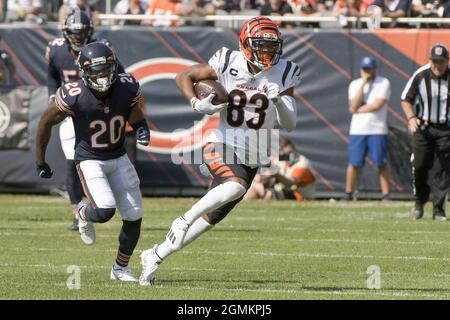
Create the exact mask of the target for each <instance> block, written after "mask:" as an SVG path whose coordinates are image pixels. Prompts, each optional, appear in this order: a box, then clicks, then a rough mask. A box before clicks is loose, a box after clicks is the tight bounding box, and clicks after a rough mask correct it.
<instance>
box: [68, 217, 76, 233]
mask: <svg viewBox="0 0 450 320" xmlns="http://www.w3.org/2000/svg"><path fill="white" fill-rule="evenodd" d="M69 230H70V231H78V220H75V219H74V220H73V222H72V224H71V225H70V226H69Z"/></svg>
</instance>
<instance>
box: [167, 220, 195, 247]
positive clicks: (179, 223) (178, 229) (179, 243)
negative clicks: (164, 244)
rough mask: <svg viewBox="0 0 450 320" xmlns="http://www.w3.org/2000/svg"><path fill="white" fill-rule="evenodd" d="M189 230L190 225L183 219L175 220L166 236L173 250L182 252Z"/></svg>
mask: <svg viewBox="0 0 450 320" xmlns="http://www.w3.org/2000/svg"><path fill="white" fill-rule="evenodd" d="M188 229H189V223H187V221H186V220H185V219H184V218H183V217H179V218H177V219H175V220H174V222H173V223H172V226H171V227H170V230H169V232H168V233H167V235H166V240H167V241H168V242H169V243H170V246H171V247H172V250H175V251H176V250H180V249H181V248H182V247H183V241H184V238H185V237H186V233H187V231H188Z"/></svg>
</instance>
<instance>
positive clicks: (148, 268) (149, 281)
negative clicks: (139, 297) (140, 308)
mask: <svg viewBox="0 0 450 320" xmlns="http://www.w3.org/2000/svg"><path fill="white" fill-rule="evenodd" d="M157 246H158V245H156V244H155V245H154V247H153V248H152V249H149V250H145V251H142V253H141V265H142V273H141V276H140V277H139V284H140V285H141V286H152V285H154V284H155V274H156V270H158V268H159V265H160V264H161V262H162V260H161V259H160V258H159V257H158V255H157V254H156V247H157Z"/></svg>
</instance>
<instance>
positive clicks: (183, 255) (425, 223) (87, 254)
mask: <svg viewBox="0 0 450 320" xmlns="http://www.w3.org/2000/svg"><path fill="white" fill-rule="evenodd" d="M194 202H195V199H168V198H159V199H158V198H146V199H144V202H143V214H144V217H143V224H142V232H141V238H140V241H139V243H138V246H137V248H136V251H135V255H134V256H133V257H132V260H131V264H130V266H131V268H132V269H133V270H134V273H135V275H136V276H139V274H140V271H141V266H140V261H139V260H140V259H139V254H140V252H141V251H142V250H145V249H148V248H149V247H151V246H153V244H155V243H160V242H161V241H162V240H163V239H164V237H165V234H166V232H167V230H168V227H169V226H170V224H171V222H172V220H173V219H174V218H175V217H177V216H179V215H180V214H181V213H183V212H184V211H185V210H187V209H188V208H190V206H191V205H192V204H193V203H194ZM0 204H1V206H0V238H1V241H2V244H3V246H2V250H0V267H1V269H0V270H1V272H0V288H1V290H0V299H161V300H164V299H183V300H184V299H238V300H240V299H265V300H266V299H267V300H271V299H288V300H293V299H449V298H450V281H449V280H450V271H449V268H448V266H449V265H450V250H449V245H450V224H449V223H448V222H436V221H433V220H432V219H431V214H430V209H431V208H429V205H428V207H427V213H426V214H425V216H424V218H423V219H422V220H419V221H411V220H409V218H408V212H409V210H410V208H411V206H412V204H411V202H388V203H381V202H328V201H316V202H307V203H298V202H292V201H278V202H262V201H261V202H252V203H242V204H240V205H239V206H238V207H237V208H236V209H235V210H234V211H233V212H232V213H230V215H229V216H228V217H227V218H226V219H225V220H223V221H222V222H221V223H220V224H219V225H218V226H216V227H215V228H214V229H212V230H211V231H209V232H208V233H206V234H204V235H202V236H201V237H200V238H199V239H198V240H197V241H195V242H194V243H192V244H191V245H189V246H188V247H186V248H185V249H184V250H182V251H180V252H178V253H175V254H173V255H172V256H170V257H169V258H168V259H167V260H166V261H165V262H164V263H163V264H162V265H161V267H160V269H159V271H158V274H157V284H156V285H155V286H153V287H140V286H139V284H137V283H120V282H117V281H111V280H109V272H110V268H111V266H112V264H113V262H114V259H115V256H116V251H117V247H118V240H117V238H118V233H119V230H120V226H121V221H120V218H119V215H118V214H116V216H115V217H114V218H113V219H112V220H111V221H109V222H108V223H106V224H103V225H98V224H97V225H96V230H97V242H96V244H95V245H94V246H90V247H88V246H85V245H83V243H82V242H81V240H80V238H79V235H78V233H77V232H71V231H68V230H67V227H68V226H69V224H70V222H71V216H70V207H69V205H68V203H67V201H66V200H64V199H62V198H57V197H49V196H48V197H47V196H23V195H0ZM70 265H77V266H79V267H80V270H81V289H80V290H69V289H68V288H67V285H66V281H67V279H68V277H69V276H70V274H68V273H67V267H68V266H70ZM371 265H376V266H379V268H380V270H381V289H380V290H369V289H367V279H368V277H369V275H368V274H367V268H368V267H369V266H371Z"/></svg>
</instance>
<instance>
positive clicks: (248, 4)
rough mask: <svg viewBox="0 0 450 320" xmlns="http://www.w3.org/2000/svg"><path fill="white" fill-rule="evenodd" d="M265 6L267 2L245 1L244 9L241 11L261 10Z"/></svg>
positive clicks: (260, 0) (261, 0)
mask: <svg viewBox="0 0 450 320" xmlns="http://www.w3.org/2000/svg"><path fill="white" fill-rule="evenodd" d="M264 4H266V0H245V1H244V7H243V8H241V9H250V10H259V9H260V8H261V7H262V6H263V5H264Z"/></svg>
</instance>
